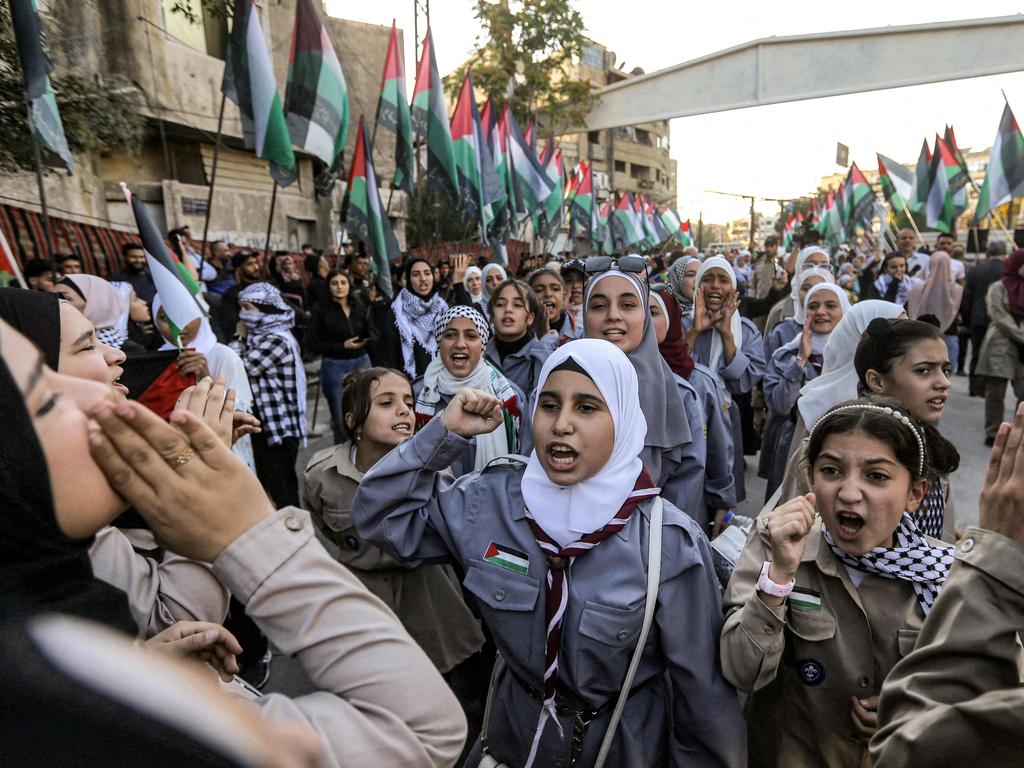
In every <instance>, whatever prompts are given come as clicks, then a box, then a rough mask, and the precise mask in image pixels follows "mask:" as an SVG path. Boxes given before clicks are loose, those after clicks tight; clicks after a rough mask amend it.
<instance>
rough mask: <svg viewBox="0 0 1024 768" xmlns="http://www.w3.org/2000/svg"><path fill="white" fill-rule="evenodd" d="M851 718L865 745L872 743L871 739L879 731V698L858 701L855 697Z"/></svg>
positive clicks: (873, 697)
mask: <svg viewBox="0 0 1024 768" xmlns="http://www.w3.org/2000/svg"><path fill="white" fill-rule="evenodd" d="M850 717H851V718H853V727H854V728H855V729H856V730H857V735H858V736H860V737H861V738H862V739H864V743H865V744H866V743H868V742H869V741H871V737H872V736H874V735H875V731H876V730H878V697H877V696H872V697H871V698H870V699H858V698H857V697H856V696H854V697H853V710H852V711H851V712H850Z"/></svg>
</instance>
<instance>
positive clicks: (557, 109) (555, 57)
mask: <svg viewBox="0 0 1024 768" xmlns="http://www.w3.org/2000/svg"><path fill="white" fill-rule="evenodd" d="M474 15H475V16H476V18H477V20H478V21H479V22H480V26H481V32H480V34H479V35H478V37H477V40H476V45H475V49H474V51H473V56H472V57H471V58H470V60H469V61H468V62H467V63H466V64H465V65H463V66H462V67H460V68H459V69H458V70H456V71H455V72H453V73H452V74H451V75H449V77H448V78H447V79H446V87H447V88H448V90H449V92H450V93H451V95H452V98H455V97H456V96H457V95H458V91H459V87H460V86H461V85H462V80H463V78H464V77H465V74H466V71H467V70H471V71H472V73H473V84H474V85H475V86H476V87H477V88H480V89H482V90H483V91H484V92H486V93H488V94H490V96H491V97H492V98H493V99H494V103H495V106H496V107H497V108H498V109H502V108H504V106H505V104H508V105H509V106H510V107H511V109H512V113H513V114H514V115H515V117H516V120H518V121H519V122H520V124H522V125H524V126H525V124H526V122H527V121H528V120H530V119H533V118H534V116H535V115H536V114H537V113H538V112H541V113H543V114H544V115H545V124H546V126H547V127H548V128H553V129H555V131H556V132H557V131H558V129H559V127H566V126H568V125H570V124H578V123H579V122H580V121H582V119H583V118H584V117H585V116H586V114H587V113H588V112H589V111H590V106H591V103H592V99H593V96H592V94H591V85H590V83H588V82H586V81H584V80H578V79H576V78H575V77H573V72H572V70H573V68H574V65H575V64H576V62H578V61H579V59H580V57H581V56H582V54H583V46H584V45H585V43H586V38H585V37H584V36H583V31H584V26H583V16H582V15H580V13H579V11H577V10H575V9H574V8H573V7H572V3H571V2H570V0H497V2H492V1H491V0H477V3H476V11H475V14H474Z"/></svg>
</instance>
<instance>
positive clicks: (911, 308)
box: [907, 251, 964, 333]
mask: <svg viewBox="0 0 1024 768" xmlns="http://www.w3.org/2000/svg"><path fill="white" fill-rule="evenodd" d="M963 293H964V289H963V286H961V285H957V284H956V283H954V282H953V268H952V267H951V266H950V258H949V254H948V253H946V252H945V251H936V252H935V253H933V254H932V257H931V260H930V261H929V262H928V279H927V280H926V281H925V282H924V283H918V284H917V285H915V286H914V287H913V288H911V289H910V293H909V294H907V315H909V316H910V319H911V320H917V319H918V318H920V317H921V316H922V315H935V317H937V318H938V319H939V330H940V331H942V332H943V333H945V332H946V329H948V328H949V326H951V325H952V324H953V321H954V320H955V319H956V315H957V312H959V311H960V299H961V297H962V296H963Z"/></svg>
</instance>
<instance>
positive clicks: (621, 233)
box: [610, 192, 644, 250]
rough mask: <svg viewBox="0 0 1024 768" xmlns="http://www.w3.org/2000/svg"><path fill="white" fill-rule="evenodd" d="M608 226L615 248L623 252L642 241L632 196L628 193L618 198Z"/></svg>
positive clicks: (641, 231)
mask: <svg viewBox="0 0 1024 768" xmlns="http://www.w3.org/2000/svg"><path fill="white" fill-rule="evenodd" d="M610 225H611V231H612V242H613V245H614V247H615V248H618V249H623V250H624V249H626V248H630V247H632V246H634V245H636V244H637V243H639V242H641V241H642V240H643V239H644V231H643V225H642V224H641V222H640V217H639V216H638V215H637V213H636V209H635V208H634V207H633V195H631V194H630V193H629V192H627V193H626V194H624V195H622V196H621V197H619V200H618V202H617V203H616V204H615V210H614V211H612V214H611V216H610Z"/></svg>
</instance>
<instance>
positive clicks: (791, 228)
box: [782, 214, 796, 251]
mask: <svg viewBox="0 0 1024 768" xmlns="http://www.w3.org/2000/svg"><path fill="white" fill-rule="evenodd" d="M795 234H796V216H794V215H793V214H789V218H788V219H786V225H785V226H784V227H783V228H782V249H783V250H785V251H788V250H789V247H790V246H791V245H792V244H793V236H794V235H795Z"/></svg>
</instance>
